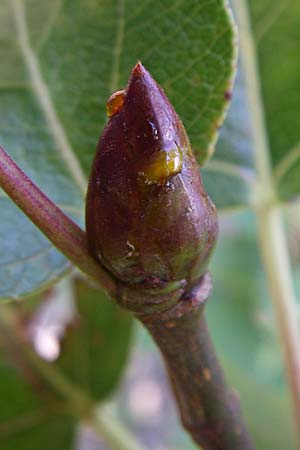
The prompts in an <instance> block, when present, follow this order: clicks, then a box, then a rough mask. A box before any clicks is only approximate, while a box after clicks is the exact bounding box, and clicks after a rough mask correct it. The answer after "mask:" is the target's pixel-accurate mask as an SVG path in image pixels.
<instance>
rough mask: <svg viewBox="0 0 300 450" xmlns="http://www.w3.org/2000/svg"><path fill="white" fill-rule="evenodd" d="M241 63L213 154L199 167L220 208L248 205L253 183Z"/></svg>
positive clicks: (208, 190)
mask: <svg viewBox="0 0 300 450" xmlns="http://www.w3.org/2000/svg"><path fill="white" fill-rule="evenodd" d="M245 89H246V87H245V81H244V77H243V71H242V67H241V64H240V65H239V70H238V73H237V78H236V81H235V85H234V89H233V94H232V95H233V97H232V102H231V105H230V108H229V112H228V115H227V117H226V120H225V123H224V126H223V128H222V129H221V132H220V137H219V140H218V142H217V146H216V151H215V154H214V156H213V158H212V159H211V160H210V161H209V162H208V163H207V164H206V165H205V166H204V167H203V168H202V169H201V174H202V178H203V182H204V185H205V188H206V190H207V192H208V193H209V195H210V196H211V198H212V200H213V201H214V203H215V204H216V206H217V208H218V209H219V210H220V211H226V210H233V209H234V210H236V209H240V208H245V207H249V205H250V204H251V202H252V195H253V187H254V183H255V169H254V161H253V144H252V134H251V127H250V124H251V119H250V115H249V108H248V102H247V98H246V95H245V94H246V92H245Z"/></svg>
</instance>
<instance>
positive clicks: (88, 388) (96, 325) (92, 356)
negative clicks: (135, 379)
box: [58, 279, 132, 401]
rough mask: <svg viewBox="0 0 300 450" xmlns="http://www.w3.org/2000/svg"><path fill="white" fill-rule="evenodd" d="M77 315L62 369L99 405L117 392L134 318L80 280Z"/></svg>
mask: <svg viewBox="0 0 300 450" xmlns="http://www.w3.org/2000/svg"><path fill="white" fill-rule="evenodd" d="M74 294H75V306H76V311H77V314H76V316H75V318H74V320H73V323H71V324H70V325H69V327H68V329H67V330H66V333H65V336H64V339H63V343H62V353H61V356H60V358H59V360H58V365H59V366H60V367H61V369H62V370H63V371H64V372H65V373H66V374H67V375H68V377H69V378H70V379H72V380H73V381H74V382H76V384H78V385H80V386H81V387H82V388H83V389H84V390H85V392H88V393H89V394H90V396H91V397H92V398H93V399H94V400H95V401H99V400H102V399H103V398H105V397H107V396H108V395H109V394H111V393H112V391H113V389H115V387H116V384H117V383H118V381H119V379H120V375H121V373H122V369H123V367H124V366H125V363H126V361H127V355H128V351H129V344H130V336H131V328H132V315H131V314H130V313H129V312H127V311H125V310H124V309H122V308H120V307H119V306H118V305H116V304H115V303H113V302H112V300H109V299H108V297H107V296H106V295H105V294H104V292H103V291H101V290H99V289H94V288H93V287H90V286H89V285H87V284H86V283H85V282H84V281H82V280H79V279H77V280H76V281H75V284H74Z"/></svg>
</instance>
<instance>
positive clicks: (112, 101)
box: [106, 89, 125, 117]
mask: <svg viewBox="0 0 300 450" xmlns="http://www.w3.org/2000/svg"><path fill="white" fill-rule="evenodd" d="M124 100H125V91H124V90H123V89H122V90H120V91H116V92H114V93H113V94H111V96H110V97H109V99H108V100H107V102H106V114H107V115H108V117H112V116H114V115H115V114H118V113H119V112H120V111H121V109H122V108H123V105H124Z"/></svg>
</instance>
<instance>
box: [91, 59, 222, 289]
mask: <svg viewBox="0 0 300 450" xmlns="http://www.w3.org/2000/svg"><path fill="white" fill-rule="evenodd" d="M107 114H108V116H109V121H108V124H107V125H106V127H105V129H104V131H103V134H102V136H101V138H100V140H99V143H98V146H97V153H96V156H95V159H94V163H93V166H92V171H91V175H90V180H89V187H88V194H87V202H86V232H87V239H88V245H89V248H90V251H91V253H92V254H93V256H94V257H95V258H96V259H97V260H98V261H99V263H101V264H103V265H104V266H105V267H106V268H107V270H108V271H110V272H111V273H112V274H113V275H114V276H115V277H116V278H117V279H118V280H120V281H121V282H123V283H127V284H130V285H134V286H140V287H141V288H145V289H151V288H159V287H167V286H168V285H169V286H171V285H172V284H174V282H175V284H176V283H177V282H179V284H180V283H181V285H182V286H183V285H190V284H191V283H193V282H194V281H195V280H197V279H198V278H199V277H200V276H202V275H203V273H204V272H205V270H206V268H207V264H208V260H209V257H210V255H211V252H212V249H213V247H214V244H215V241H216V237H217V229H218V225H217V215H216V209H215V206H214V205H213V203H212V202H211V200H210V198H209V197H208V195H207V193H206V192H205V190H204V188H203V185H202V182H201V177H200V174H199V170H198V166H197V163H196V161H195V158H194V155H193V153H192V150H191V146H190V143H189V140H188V137H187V135H186V132H185V129H184V127H183V124H182V122H181V120H180V119H179V117H178V115H177V114H176V112H175V110H174V109H173V107H172V105H171V104H170V102H169V100H168V99H167V97H166V95H165V93H164V92H163V90H162V89H161V87H160V86H159V85H158V84H157V83H156V82H155V81H154V79H153V78H152V77H151V75H150V74H149V72H147V70H146V69H145V68H144V67H143V66H142V64H141V63H138V64H137V65H136V66H135V67H134V69H133V71H132V73H131V76H130V79H129V82H128V85H127V87H126V89H125V90H124V91H117V92H116V93H114V94H113V95H112V96H111V97H110V99H109V100H108V104H107Z"/></svg>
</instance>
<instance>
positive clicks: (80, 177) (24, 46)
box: [11, 0, 87, 196]
mask: <svg viewBox="0 0 300 450" xmlns="http://www.w3.org/2000/svg"><path fill="white" fill-rule="evenodd" d="M11 5H12V9H13V14H14V18H15V24H16V31H17V36H18V40H19V48H20V51H21V55H22V57H23V60H24V63H25V66H26V68H27V72H28V75H29V78H30V81H31V86H32V90H33V92H34V93H35V96H36V98H37V100H38V103H39V105H40V108H41V110H42V111H43V114H44V117H45V119H46V121H47V124H48V127H49V129H50V132H51V135H52V138H53V140H54V142H55V143H56V145H57V148H58V149H59V152H60V156H61V157H62V158H63V159H64V161H65V163H66V165H67V167H68V170H69V172H70V174H71V175H72V178H73V179H74V181H75V182H76V184H77V186H78V187H79V189H80V191H81V192H82V195H83V196H84V195H85V192H86V186H87V180H86V177H85V175H84V172H83V170H82V167H81V165H80V162H79V161H78V159H77V157H76V155H75V153H74V150H73V149H72V147H71V144H70V142H69V140H68V137H67V134H66V132H65V130H64V128H63V125H62V123H61V122H60V120H59V117H58V114H57V111H56V110H55V107H54V105H53V102H52V99H51V95H50V92H49V89H48V87H47V84H46V83H45V81H44V79H43V76H42V73H41V69H40V66H39V62H38V60H37V57H36V55H35V53H34V50H33V48H32V46H31V45H30V40H29V33H28V28H27V24H26V15H25V10H24V4H23V1H22V0H11Z"/></svg>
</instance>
